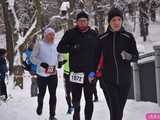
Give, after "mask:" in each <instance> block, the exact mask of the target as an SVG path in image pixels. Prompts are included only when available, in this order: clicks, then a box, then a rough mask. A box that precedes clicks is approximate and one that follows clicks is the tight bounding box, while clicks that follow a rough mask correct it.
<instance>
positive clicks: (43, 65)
mask: <svg viewBox="0 0 160 120" xmlns="http://www.w3.org/2000/svg"><path fill="white" fill-rule="evenodd" d="M40 66H41V67H43V68H45V69H47V68H48V67H49V65H48V64H47V63H44V62H42V63H41V64H40Z"/></svg>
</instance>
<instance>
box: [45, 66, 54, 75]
mask: <svg viewBox="0 0 160 120" xmlns="http://www.w3.org/2000/svg"><path fill="white" fill-rule="evenodd" d="M46 73H47V74H50V75H55V74H56V67H55V66H49V67H48V69H46Z"/></svg>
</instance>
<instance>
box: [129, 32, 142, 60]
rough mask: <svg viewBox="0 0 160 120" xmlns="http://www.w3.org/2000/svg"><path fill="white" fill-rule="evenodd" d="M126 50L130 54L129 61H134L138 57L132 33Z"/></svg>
mask: <svg viewBox="0 0 160 120" xmlns="http://www.w3.org/2000/svg"><path fill="white" fill-rule="evenodd" d="M128 52H129V53H131V54H132V59H131V60H130V61H131V62H136V61H137V60H138V58H139V53H138V50H137V46H136V41H135V38H134V36H133V35H132V34H131V41H130V43H129V51H128Z"/></svg>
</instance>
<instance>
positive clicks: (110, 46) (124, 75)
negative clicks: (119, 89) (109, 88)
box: [97, 27, 139, 87]
mask: <svg viewBox="0 0 160 120" xmlns="http://www.w3.org/2000/svg"><path fill="white" fill-rule="evenodd" d="M99 39H100V40H99V49H98V52H97V58H99V57H100V55H101V54H103V56H104V68H103V81H102V82H103V83H107V82H109V83H112V84H115V85H119V84H120V85H125V83H130V80H131V79H130V77H131V66H130V62H132V61H137V60H138V56H139V55H138V51H137V47H136V42H135V39H134V37H133V35H132V34H131V33H129V32H126V31H125V30H124V29H123V28H122V29H121V30H120V31H119V32H113V31H112V30H111V28H110V27H108V29H107V32H105V33H104V34H102V35H100V37H99ZM122 51H126V52H128V53H130V54H131V55H132V59H131V60H123V59H122V56H121V52H122ZM102 87H103V86H102Z"/></svg>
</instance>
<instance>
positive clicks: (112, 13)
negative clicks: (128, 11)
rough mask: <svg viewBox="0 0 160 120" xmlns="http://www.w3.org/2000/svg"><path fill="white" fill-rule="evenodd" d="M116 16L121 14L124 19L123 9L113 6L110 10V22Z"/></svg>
mask: <svg viewBox="0 0 160 120" xmlns="http://www.w3.org/2000/svg"><path fill="white" fill-rule="evenodd" d="M115 16H119V17H121V18H122V20H123V13H122V12H121V10H120V9H118V8H111V9H110V11H109V12H108V23H110V21H111V19H112V18H113V17H115Z"/></svg>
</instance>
